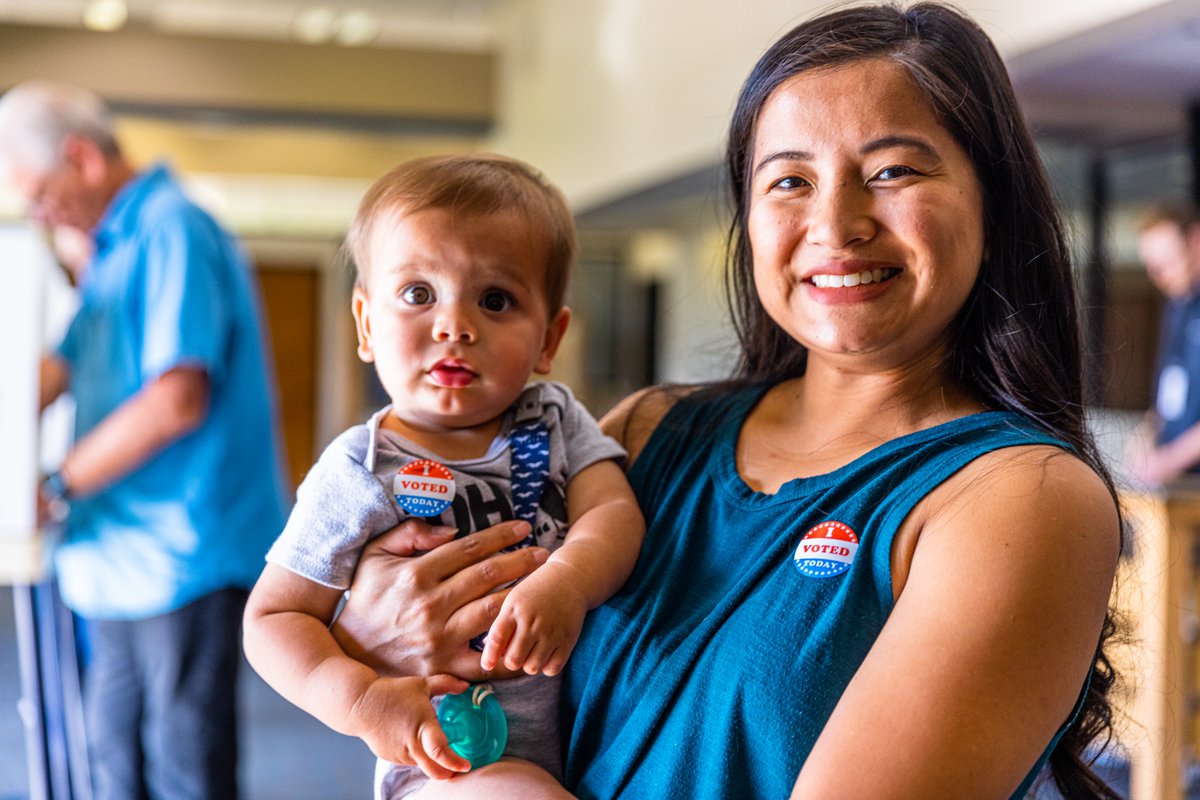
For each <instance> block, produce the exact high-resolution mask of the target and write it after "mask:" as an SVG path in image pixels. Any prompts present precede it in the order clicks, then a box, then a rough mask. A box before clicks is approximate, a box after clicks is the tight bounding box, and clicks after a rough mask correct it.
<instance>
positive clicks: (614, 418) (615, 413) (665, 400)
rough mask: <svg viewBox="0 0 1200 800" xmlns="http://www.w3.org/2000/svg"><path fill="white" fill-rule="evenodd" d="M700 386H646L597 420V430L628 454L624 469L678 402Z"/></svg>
mask: <svg viewBox="0 0 1200 800" xmlns="http://www.w3.org/2000/svg"><path fill="white" fill-rule="evenodd" d="M700 388H702V387H701V386H700V385H696V384H693V385H679V384H672V385H667V386H649V387H647V388H645V389H640V390H638V391H636V392H634V393H633V394H631V395H629V396H628V397H626V398H625V399H624V400H622V401H621V402H619V403H617V404H616V405H615V406H613V408H612V410H611V411H609V412H608V413H607V414H605V415H604V417H603V418H602V419H601V420H600V428H601V429H602V430H603V431H604V432H605V433H606V434H608V435H609V436H611V437H613V438H614V439H616V440H617V441H618V442H620V443H621V446H622V447H624V448H625V450H626V451H627V452H628V453H629V457H628V459H626V462H625V468H626V469H628V468H629V467H630V466H632V465H633V462H634V460H635V459H636V458H637V457H638V454H640V453H641V452H642V448H643V447H645V446H646V442H648V441H650V435H651V434H652V433H654V430H655V428H657V427H658V424H659V423H660V422H662V420H663V417H665V416H666V415H667V412H668V411H670V410H671V408H672V407H673V406H674V405H675V403H677V402H678V401H679V400H681V399H683V398H684V397H687V396H688V395H689V394H691V393H692V392H694V391H696V390H697V389H700Z"/></svg>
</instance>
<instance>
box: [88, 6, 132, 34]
mask: <svg viewBox="0 0 1200 800" xmlns="http://www.w3.org/2000/svg"><path fill="white" fill-rule="evenodd" d="M128 19H129V9H128V8H126V7H125V0H92V2H90V3H88V4H87V6H86V7H85V8H84V10H83V24H84V27H86V28H89V29H91V30H93V31H115V30H117V29H118V28H121V27H122V26H123V25H124V24H125V22H126V20H128Z"/></svg>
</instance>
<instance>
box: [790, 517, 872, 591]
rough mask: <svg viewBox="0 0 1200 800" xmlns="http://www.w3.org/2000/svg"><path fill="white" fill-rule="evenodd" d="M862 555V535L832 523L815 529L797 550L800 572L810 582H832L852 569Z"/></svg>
mask: <svg viewBox="0 0 1200 800" xmlns="http://www.w3.org/2000/svg"><path fill="white" fill-rule="evenodd" d="M856 553H858V534H856V533H855V532H854V531H852V530H850V526H849V525H846V524H845V523H842V522H837V521H835V520H828V521H826V522H822V523H820V524H819V525H817V526H815V527H813V528H812V529H811V530H809V532H808V533H806V534H804V538H803V539H801V540H800V545H799V546H798V547H797V548H796V555H794V556H793V558H794V559H795V561H796V569H798V570H800V572H801V573H803V574H805V575H807V576H808V577H810V578H832V577H833V576H835V575H841V574H842V573H843V572H845V571H846V570H848V569H850V565H851V564H853V563H854V556H855V554H856Z"/></svg>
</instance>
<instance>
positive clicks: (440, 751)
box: [413, 720, 471, 780]
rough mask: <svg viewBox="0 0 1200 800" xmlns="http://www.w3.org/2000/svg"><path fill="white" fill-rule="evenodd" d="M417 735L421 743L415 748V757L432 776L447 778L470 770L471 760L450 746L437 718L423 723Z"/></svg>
mask: <svg viewBox="0 0 1200 800" xmlns="http://www.w3.org/2000/svg"><path fill="white" fill-rule="evenodd" d="M417 736H418V739H419V742H420V743H419V745H418V746H417V747H414V748H413V758H414V760H415V761H416V762H417V766H418V767H420V768H421V771H422V772H424V773H425V774H426V775H428V776H429V777H430V778H433V779H434V780H446V779H447V778H453V777H454V776H455V775H457V774H459V773H462V772H469V771H470V769H471V762H470V761H467V760H466V759H465V758H463V757H462V756H460V755H459V754H458V753H456V752H454V751H453V750H452V749H451V748H450V742H449V740H448V739H446V734H445V733H444V732H443V731H442V729H441V726H439V725H438V724H437V720H434V721H433V722H432V723H425V724H422V725H421V727H420V729H419V731H418V733H417Z"/></svg>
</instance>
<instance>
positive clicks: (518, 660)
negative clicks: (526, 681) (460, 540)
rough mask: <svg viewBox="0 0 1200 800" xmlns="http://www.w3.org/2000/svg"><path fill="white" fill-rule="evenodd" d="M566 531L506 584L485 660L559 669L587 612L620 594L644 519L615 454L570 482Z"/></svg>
mask: <svg viewBox="0 0 1200 800" xmlns="http://www.w3.org/2000/svg"><path fill="white" fill-rule="evenodd" d="M567 513H568V517H569V525H570V527H569V529H568V530H567V537H566V539H565V540H564V541H563V544H562V546H561V547H560V548H558V550H556V551H554V552H553V553H551V554H550V558H549V560H547V561H546V563H545V564H543V565H542V566H540V567H538V568H537V569H536V570H534V572H533V573H532V574H531V575H530V576H529V577H527V578H526V579H525V580H523V581H522V582H521V583H519V584H517V585H516V586H515V587H513V589H512V590H511V591H510V592H509V594H508V597H506V598H505V600H504V605H503V606H502V607H501V609H500V615H499V616H498V617H497V618H496V621H495V622H494V623H493V624H492V627H491V630H489V631H488V636H487V641H486V644H485V645H484V650H483V656H482V659H481V663H482V666H483V668H484V669H493V668H495V667H496V666H498V665H500V664H501V663H502V664H503V665H504V666H506V667H508V668H509V669H522V670H524V671H525V672H526V673H528V674H530V675H532V674H535V673H538V672H541V673H543V674H545V675H557V674H558V673H559V672H560V671H561V670H562V668H563V665H564V664H565V663H566V661H567V657H568V656H569V655H570V654H571V650H572V649H573V648H574V647H575V642H576V640H577V639H578V638H579V631H580V629H581V628H582V627H583V618H584V615H585V614H586V613H587V612H588V611H589V610H590V609H593V608H595V607H596V606H598V605H600V604H601V603H603V602H604V601H605V600H607V599H608V598H610V597H612V596H613V595H614V594H616V592H617V590H618V589H620V588H621V586H622V585H623V584H624V583H625V580H626V579H627V578H628V577H629V574H630V573H631V572H632V571H633V565H634V563H635V562H636V561H637V556H638V551H639V550H640V549H641V546H642V538H643V536H645V533H646V524H645V521H644V520H643V519H642V514H641V512H640V511H639V510H638V505H637V499H636V498H635V497H634V495H633V490H632V489H631V488H630V486H629V482H628V481H627V480H626V479H625V473H624V472H623V471H622V470H621V468H620V466H618V465H617V463H616V462H615V461H601V462H598V463H596V464H593V465H591V466H590V467H587V468H586V469H584V470H583V471H582V472H580V473H579V474H578V475H576V476H575V477H574V478H573V479H572V480H571V482H570V483H569V484H567Z"/></svg>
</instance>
